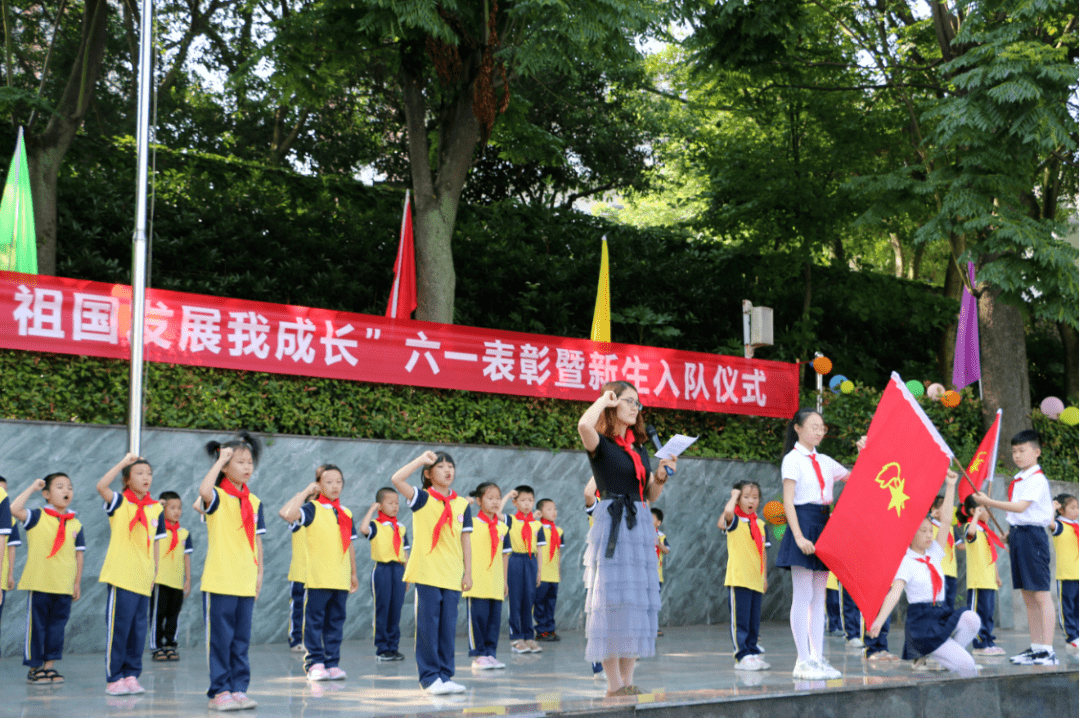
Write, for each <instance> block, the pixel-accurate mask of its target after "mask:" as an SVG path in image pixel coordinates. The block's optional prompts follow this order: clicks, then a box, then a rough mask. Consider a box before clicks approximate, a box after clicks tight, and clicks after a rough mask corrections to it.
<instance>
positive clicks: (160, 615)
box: [150, 491, 195, 661]
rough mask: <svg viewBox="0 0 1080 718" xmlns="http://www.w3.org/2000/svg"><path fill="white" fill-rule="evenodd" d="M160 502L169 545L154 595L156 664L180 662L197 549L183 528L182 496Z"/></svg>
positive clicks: (169, 494) (167, 494) (168, 495)
mask: <svg viewBox="0 0 1080 718" xmlns="http://www.w3.org/2000/svg"><path fill="white" fill-rule="evenodd" d="M158 501H160V502H161V506H162V508H163V511H162V512H161V515H162V516H163V517H164V519H165V538H164V539H163V541H165V543H164V544H161V545H160V546H159V550H160V552H161V557H160V559H159V560H158V570H157V576H156V578H155V579H154V591H153V593H151V594H150V651H151V657H152V658H153V659H154V660H155V661H179V660H180V653H179V652H178V651H177V650H176V649H177V646H178V645H179V644H178V643H177V642H176V629H177V623H178V621H179V618H180V609H181V608H183V606H184V597H185V596H187V595H188V594H189V593H191V554H192V552H193V551H194V550H195V548H194V547H193V546H192V543H191V534H190V533H188V530H187V529H184V528H180V514H181V513H182V512H183V509H184V504H183V502H182V501H181V500H180V494H178V493H176V492H175V491H162V492H161V495H160V496H159V497H158Z"/></svg>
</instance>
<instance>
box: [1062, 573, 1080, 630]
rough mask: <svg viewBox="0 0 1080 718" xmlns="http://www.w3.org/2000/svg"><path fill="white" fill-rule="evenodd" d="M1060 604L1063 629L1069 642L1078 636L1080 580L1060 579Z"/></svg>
mask: <svg viewBox="0 0 1080 718" xmlns="http://www.w3.org/2000/svg"><path fill="white" fill-rule="evenodd" d="M1058 606H1060V607H1061V630H1062V632H1063V633H1064V634H1065V640H1066V641H1067V642H1071V641H1075V640H1076V638H1077V619H1078V615H1077V614H1078V612H1080V611H1078V609H1080V581H1076V580H1071V581H1058Z"/></svg>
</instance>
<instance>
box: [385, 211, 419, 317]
mask: <svg viewBox="0 0 1080 718" xmlns="http://www.w3.org/2000/svg"><path fill="white" fill-rule="evenodd" d="M415 309H416V248H415V247H414V245H413V228H412V212H410V211H409V192H408V190H406V191H405V209H404V211H403V212H402V215H401V239H400V241H399V242H398V250H397V259H396V260H395V261H394V286H393V288H392V289H391V290H390V301H389V302H387V304H386V316H388V317H390V318H391V319H409V318H410V317H411V316H412V313H413V310H415Z"/></svg>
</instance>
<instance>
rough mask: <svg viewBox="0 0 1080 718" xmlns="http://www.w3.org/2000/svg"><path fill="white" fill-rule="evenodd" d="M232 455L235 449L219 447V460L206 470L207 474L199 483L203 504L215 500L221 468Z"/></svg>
mask: <svg viewBox="0 0 1080 718" xmlns="http://www.w3.org/2000/svg"><path fill="white" fill-rule="evenodd" d="M232 455H233V450H232V449H231V448H230V447H222V448H221V449H218V457H217V461H215V462H214V465H213V466H211V467H210V470H209V471H207V472H206V476H204V477H203V480H202V482H201V483H200V484H199V496H201V497H202V500H203V504H206V505H209V503H210V502H211V501H213V500H214V488H215V486H216V484H217V478H218V476H219V475H221V470H222V469H224V468H225V464H227V463H229V459H231V458H232Z"/></svg>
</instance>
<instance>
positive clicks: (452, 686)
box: [443, 681, 469, 693]
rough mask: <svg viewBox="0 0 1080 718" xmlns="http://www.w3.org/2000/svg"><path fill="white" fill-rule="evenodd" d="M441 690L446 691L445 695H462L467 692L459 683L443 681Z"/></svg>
mask: <svg viewBox="0 0 1080 718" xmlns="http://www.w3.org/2000/svg"><path fill="white" fill-rule="evenodd" d="M443 688H445V689H446V692H447V693H464V692H465V691H467V690H469V689H468V688H466V687H465V686H463V685H461V684H460V683H455V682H453V681H443Z"/></svg>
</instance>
